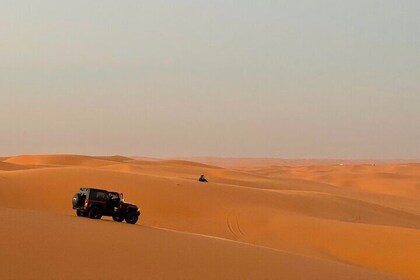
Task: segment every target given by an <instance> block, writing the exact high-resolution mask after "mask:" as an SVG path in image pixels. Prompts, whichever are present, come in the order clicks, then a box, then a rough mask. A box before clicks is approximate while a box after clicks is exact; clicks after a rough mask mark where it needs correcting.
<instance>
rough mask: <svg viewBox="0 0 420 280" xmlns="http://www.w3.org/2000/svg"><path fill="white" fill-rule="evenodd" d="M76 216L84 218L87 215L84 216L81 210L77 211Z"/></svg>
mask: <svg viewBox="0 0 420 280" xmlns="http://www.w3.org/2000/svg"><path fill="white" fill-rule="evenodd" d="M76 215H77V216H79V217H83V216H85V215H84V214H83V212H82V211H80V210H76Z"/></svg>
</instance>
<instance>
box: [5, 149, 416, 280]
mask: <svg viewBox="0 0 420 280" xmlns="http://www.w3.org/2000/svg"><path fill="white" fill-rule="evenodd" d="M3 163H5V164H6V165H7V166H9V169H7V170H3V171H1V165H0V197H1V200H0V208H1V211H0V213H3V217H4V218H5V220H6V221H7V222H6V226H2V227H3V228H5V227H6V231H2V232H5V233H3V234H5V235H9V236H15V234H16V232H21V231H22V232H26V233H27V234H29V235H30V236H31V237H30V238H27V237H23V236H20V237H19V235H16V236H15V239H14V242H6V241H2V242H3V243H2V248H3V247H4V248H6V250H5V251H4V252H3V253H0V254H2V255H0V260H6V259H9V258H10V256H14V257H13V258H12V259H19V260H20V265H22V266H24V267H26V266H28V268H27V270H26V271H25V270H22V272H18V271H15V270H12V271H11V272H12V274H13V273H22V274H19V275H21V276H22V277H17V278H18V279H20V278H30V277H28V275H31V274H30V273H35V274H34V275H37V276H39V277H40V278H42V276H45V277H47V276H48V275H53V274H54V273H57V271H58V268H60V269H62V270H63V271H67V272H68V277H67V278H63V279H71V267H72V264H74V261H73V260H72V257H74V256H75V252H76V251H77V249H79V250H82V249H83V248H84V247H85V246H84V244H88V242H94V244H95V246H97V248H100V250H104V251H103V252H104V254H101V256H103V257H101V259H102V260H103V261H104V262H105V263H107V262H108V263H110V262H111V261H112V260H113V257H112V256H113V255H112V254H115V255H117V256H120V258H121V259H122V260H124V262H128V264H129V269H128V270H127V271H126V273H127V274H125V275H132V274H131V273H135V271H136V270H137V273H143V274H142V275H146V279H197V275H199V277H198V278H199V279H279V278H283V279H385V278H387V277H392V275H394V276H400V277H403V278H406V279H420V268H419V267H418V265H417V263H418V262H417V261H416V260H419V259H420V230H419V229H420V215H419V213H420V205H419V203H418V195H419V188H418V187H416V186H417V185H416V184H418V183H419V181H418V180H417V178H418V176H419V173H418V171H419V166H418V165H416V164H412V165H403V164H400V163H398V164H394V165H390V164H387V165H386V166H381V167H378V166H373V165H360V164H355V165H352V166H345V167H344V168H345V169H343V166H337V165H335V164H331V165H322V166H320V165H315V166H293V167H290V166H272V165H267V166H261V165H259V166H257V167H256V166H253V165H249V166H244V165H242V164H241V165H240V166H237V167H236V168H234V169H226V168H221V167H216V166H209V165H207V164H201V163H193V162H188V161H180V160H153V161H148V160H145V159H141V160H139V159H134V158H126V157H121V156H116V157H89V156H76V155H71V156H66V155H58V156H18V157H11V158H8V159H5V160H4V162H2V163H0V164H3ZM229 164H232V165H233V163H229ZM6 165H5V166H6ZM29 166H37V168H31V169H22V168H21V167H29ZM13 167H16V168H13ZM325 173H328V176H329V177H328V180H327V179H326V177H323V180H321V179H320V178H319V176H320V175H319V174H324V175H325ZM348 173H349V174H350V175H349V174H348ZM200 174H206V176H207V177H208V178H209V179H210V183H208V184H201V183H198V182H197V177H198V176H199V175H200ZM359 174H360V176H356V175H359ZM367 174H369V180H367V179H366V177H367V176H368V175H367ZM384 174H385V175H384ZM340 176H342V178H343V179H342V180H344V181H345V180H348V179H349V178H350V177H351V179H352V180H353V181H354V182H355V183H354V184H352V185H347V184H340V183H337V182H339V181H338V179H339V178H341V177H340ZM346 176H349V177H346ZM331 178H333V179H331ZM359 178H360V180H359ZM392 185H394V189H392ZM81 186H95V187H100V188H107V189H110V190H117V191H122V192H124V193H125V197H126V199H127V200H129V201H133V202H136V203H138V204H139V205H140V208H141V211H142V216H141V218H140V223H139V224H140V225H138V226H130V225H126V224H116V223H113V222H108V221H107V219H104V221H91V220H89V219H84V218H76V217H74V213H73V210H72V209H71V205H70V199H71V197H72V195H73V194H74V193H75V192H76V191H77V189H78V188H79V187H81ZM395 186H396V187H395ZM407 189H409V192H407ZM408 194H411V197H408ZM22 209H26V210H22ZM4 213H6V214H4ZM0 215H1V214H0ZM8 217H10V218H8ZM2 219H3V218H2ZM16 221H22V223H20V222H19V223H18V222H16ZM47 224H48V225H49V226H46V225H47ZM42 225H45V228H44V227H43V226H42ZM79 227H83V228H85V227H86V228H88V230H87V232H88V233H92V236H94V235H93V233H94V232H95V230H96V229H103V228H106V229H107V230H109V234H108V233H107V235H106V236H101V237H97V236H95V237H92V236H90V235H89V234H87V233H86V234H82V235H81V236H80V235H79V233H78V228H79ZM60 228H63V229H65V230H63V232H65V233H66V234H64V235H63V236H62V238H63V240H65V242H64V243H65V244H70V245H68V246H74V248H73V247H72V248H68V247H66V246H67V245H66V246H64V247H63V246H62V245H60V243H59V240H58V239H57V240H56V239H54V238H52V239H53V240H52V241H51V243H49V241H44V240H43V241H42V242H41V243H42V244H43V246H44V247H43V248H44V249H43V250H44V251H43V252H44V253H43V257H44V259H42V258H40V259H39V260H38V261H39V262H41V261H43V262H47V263H48V262H49V261H50V259H49V258H50V257H51V254H53V253H54V252H55V251H56V250H59V251H60V250H61V251H63V253H62V259H60V258H57V259H55V260H54V262H52V263H51V264H50V265H48V266H47V265H44V266H41V267H42V269H41V270H39V271H36V272H33V271H34V270H33V269H35V268H34V266H36V264H37V261H36V262H34V263H33V264H32V263H31V264H30V265H28V264H27V263H26V262H28V259H30V258H32V257H34V256H33V254H35V253H34V252H36V251H34V250H32V249H25V248H38V247H37V246H40V245H38V244H37V243H38V242H40V238H41V237H42V236H43V237H45V236H54V235H55V233H57V231H59V229H60ZM158 228H162V229H158ZM163 229H168V230H169V229H170V230H171V231H168V230H163ZM118 234H123V235H125V234H127V235H129V236H130V237H132V238H133V239H132V240H135V241H133V242H130V240H125V239H124V240H120V241H118V242H113V241H112V238H111V237H112V236H113V235H118ZM75 236H77V238H76V237H75ZM32 237H33V238H32ZM220 238H222V239H220ZM21 239H23V240H25V242H27V243H25V244H26V245H25V246H22V247H19V246H18V245H17V243H16V242H18V241H19V240H21ZM1 240H4V238H3V237H2V238H1ZM238 242H239V243H238ZM107 244H109V246H110V249H109V252H110V254H109V255H108V254H105V252H107V251H106V250H105V248H106V245H107ZM117 245H118V246H117ZM16 246H17V247H18V248H20V249H19V250H15V251H16V252H14V253H13V252H12V251H13V250H14V249H15V247H16ZM31 246H34V247H31ZM86 246H87V245H86ZM102 246H103V248H104V249H102ZM145 248H147V249H146V251H147V253H148V254H146V256H145V254H144V252H145ZM65 250H69V253H64V252H67V251H65ZM126 250H128V251H126ZM22 256H25V257H22ZM60 256H61V254H60ZM130 256H132V257H133V258H130ZM21 257H22V258H21ZM173 258H175V259H176V261H175V262H174V263H170V261H171V259H173ZM46 260H48V261H46ZM95 261H97V260H95ZM2 263H4V262H2ZM16 263H18V262H16ZM66 263H68V265H67V266H66ZM140 263H141V264H140ZM157 263H159V264H161V265H160V266H159V265H158V264H157ZM146 264H147V265H146ZM258 271H259V272H258ZM86 272H87V274H89V273H91V272H92V271H86ZM51 273H52V274H51ZM8 275H9V274H8ZM65 275H67V274H65ZM111 275H112V273H111V274H109V275H108V276H109V277H111ZM108 276H106V277H108ZM171 276H172V277H171ZM384 277H385V278H384ZM0 278H1V279H3V278H2V276H1V275H0ZM47 278H48V277H47ZM10 279H12V278H10ZM42 279H44V278H42ZM50 279H53V277H51V278H50ZM105 279H107V278H105Z"/></svg>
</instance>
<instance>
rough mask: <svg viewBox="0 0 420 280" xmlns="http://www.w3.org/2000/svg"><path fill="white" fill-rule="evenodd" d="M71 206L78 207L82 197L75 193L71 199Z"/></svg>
mask: <svg viewBox="0 0 420 280" xmlns="http://www.w3.org/2000/svg"><path fill="white" fill-rule="evenodd" d="M71 202H72V204H73V207H77V206H79V204H80V203H81V202H82V196H81V195H80V193H76V194H75V195H74V196H73V199H72V201H71Z"/></svg>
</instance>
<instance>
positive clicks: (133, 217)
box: [125, 213, 139, 224]
mask: <svg viewBox="0 0 420 280" xmlns="http://www.w3.org/2000/svg"><path fill="white" fill-rule="evenodd" d="M138 220H139V216H137V213H128V214H127V215H126V216H125V222H126V223H127V224H135V223H137V221H138Z"/></svg>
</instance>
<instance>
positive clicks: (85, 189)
mask: <svg viewBox="0 0 420 280" xmlns="http://www.w3.org/2000/svg"><path fill="white" fill-rule="evenodd" d="M80 190H81V191H87V190H93V191H100V192H109V191H107V190H103V189H96V188H80Z"/></svg>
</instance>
